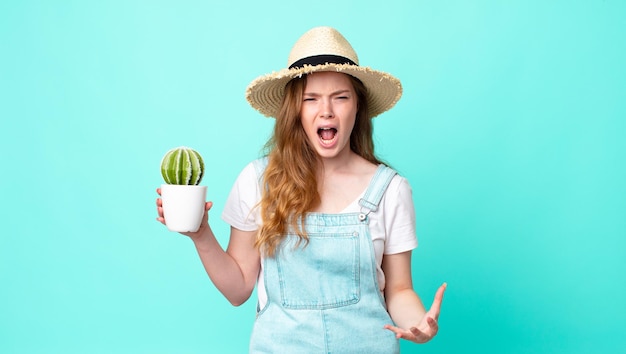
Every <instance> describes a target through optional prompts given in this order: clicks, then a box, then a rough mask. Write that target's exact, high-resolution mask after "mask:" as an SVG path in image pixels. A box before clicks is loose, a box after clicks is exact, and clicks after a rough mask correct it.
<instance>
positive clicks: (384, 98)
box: [246, 64, 402, 118]
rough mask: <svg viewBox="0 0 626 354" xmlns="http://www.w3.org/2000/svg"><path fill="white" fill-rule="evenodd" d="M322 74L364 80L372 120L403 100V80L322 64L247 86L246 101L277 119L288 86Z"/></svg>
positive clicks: (352, 67) (367, 70)
mask: <svg viewBox="0 0 626 354" xmlns="http://www.w3.org/2000/svg"><path fill="white" fill-rule="evenodd" d="M319 71H336V72H340V73H344V74H348V75H352V76H354V77H356V78H357V79H359V80H361V82H363V84H364V85H365V87H366V88H367V96H368V97H367V100H368V104H369V116H370V118H373V117H376V116H378V115H380V114H381V113H383V112H385V111H387V110H389V109H391V108H392V107H393V106H394V105H395V104H396V103H397V102H398V100H399V99H400V97H401V96H402V84H401V83H400V80H398V79H397V78H395V77H393V76H392V75H390V74H387V73H385V72H382V71H377V70H373V69H371V68H369V67H363V66H356V65H350V64H323V65H315V66H311V65H305V66H303V67H301V68H294V69H283V70H280V71H277V72H273V73H271V74H267V75H263V76H260V77H258V78H256V79H255V80H254V81H252V82H251V83H250V85H248V88H247V89H246V99H247V100H248V102H249V103H250V105H251V106H252V107H253V108H254V109H256V110H257V111H259V112H261V114H263V115H264V116H266V117H274V118H276V116H277V115H278V112H279V110H280V105H281V103H282V98H283V95H284V93H285V86H286V85H287V83H288V82H289V81H290V80H292V79H294V78H297V77H301V76H302V75H306V74H311V73H314V72H319Z"/></svg>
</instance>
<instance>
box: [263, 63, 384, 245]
mask: <svg viewBox="0 0 626 354" xmlns="http://www.w3.org/2000/svg"><path fill="white" fill-rule="evenodd" d="M348 77H349V78H350V79H351V82H352V85H353V87H354V90H355V92H356V96H357V107H358V108H357V114H356V121H355V124H354V128H353V129H352V134H351V135H350V149H351V150H352V151H354V152H355V153H356V154H358V155H360V156H362V157H363V158H365V159H366V160H368V161H370V162H372V163H374V164H380V163H382V162H381V161H380V160H379V159H378V158H377V157H376V155H375V154H374V141H373V138H372V135H373V126H372V120H371V118H370V117H369V114H368V107H367V89H366V88H365V86H364V85H363V83H362V82H361V81H360V80H358V79H357V78H355V77H353V76H350V75H348ZM305 87H306V75H304V76H302V77H301V78H295V79H293V80H291V81H289V83H287V85H286V87H285V95H284V97H283V101H282V105H281V108H280V111H279V113H278V115H277V117H276V123H275V125H274V134H273V135H272V137H271V138H270V139H269V140H268V142H267V143H266V144H265V148H266V151H268V164H267V167H266V169H265V172H264V175H263V181H262V183H263V185H264V188H263V190H262V193H261V202H260V205H259V206H260V208H261V218H262V220H263V224H262V226H261V229H260V230H259V234H258V236H257V239H256V241H255V246H256V247H257V248H259V249H260V250H261V251H262V252H264V254H265V255H267V256H269V257H272V256H273V255H274V254H275V252H276V248H277V247H278V245H279V244H280V243H281V241H282V240H283V239H284V238H285V236H286V235H287V233H288V232H294V233H295V234H297V235H298V236H299V237H300V241H304V242H305V243H307V242H308V236H307V234H306V231H305V229H304V225H303V222H304V218H305V217H306V214H307V213H308V212H310V211H311V210H313V209H314V208H315V207H317V206H318V205H319V203H320V196H319V193H318V190H317V185H318V183H317V173H316V171H317V169H318V168H319V167H320V166H321V161H320V158H319V156H318V155H317V152H316V151H315V149H314V148H313V147H312V146H311V145H310V143H309V140H308V139H307V136H306V133H305V131H304V128H303V127H302V123H301V120H300V108H301V106H302V97H303V94H304V89H305Z"/></svg>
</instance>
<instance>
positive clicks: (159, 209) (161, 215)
mask: <svg viewBox="0 0 626 354" xmlns="http://www.w3.org/2000/svg"><path fill="white" fill-rule="evenodd" d="M157 213H158V214H159V217H160V218H162V217H163V216H164V214H163V208H162V207H157Z"/></svg>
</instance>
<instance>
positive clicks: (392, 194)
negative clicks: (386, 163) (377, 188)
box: [383, 176, 417, 254]
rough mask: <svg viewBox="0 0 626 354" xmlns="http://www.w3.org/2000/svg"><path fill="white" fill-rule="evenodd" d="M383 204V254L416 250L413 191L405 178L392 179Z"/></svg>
mask: <svg viewBox="0 0 626 354" xmlns="http://www.w3.org/2000/svg"><path fill="white" fill-rule="evenodd" d="M383 202H384V208H385V209H384V210H385V233H386V238H385V250H384V254H395V253H402V252H406V251H410V250H412V249H414V248H416V247H417V235H416V233H415V207H414V205H413V191H412V189H411V186H410V185H409V182H408V181H407V180H406V178H404V177H401V176H396V177H394V179H393V180H392V181H391V183H390V184H389V187H388V189H387V193H386V196H385V198H384V200H383Z"/></svg>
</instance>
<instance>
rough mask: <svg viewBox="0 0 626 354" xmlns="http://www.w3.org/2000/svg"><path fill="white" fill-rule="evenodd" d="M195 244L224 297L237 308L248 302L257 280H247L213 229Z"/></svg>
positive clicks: (204, 233)
mask: <svg viewBox="0 0 626 354" xmlns="http://www.w3.org/2000/svg"><path fill="white" fill-rule="evenodd" d="M193 242H194V245H195V247H196V250H197V252H198V255H199V256H200V260H201V261H202V265H203V266H204V269H205V270H206V272H207V274H208V275H209V278H210V279H211V281H212V282H213V284H214V285H215V287H216V288H217V289H218V290H219V291H220V292H221V293H222V294H223V295H224V297H226V299H227V300H228V301H229V302H230V303H232V304H233V305H235V306H239V305H241V304H243V303H244V302H245V301H246V300H248V298H249V297H250V294H251V293H252V289H253V288H254V282H255V281H256V279H246V277H245V276H244V273H243V272H242V270H241V266H240V265H239V264H238V263H237V261H236V260H235V259H234V258H233V257H232V256H231V255H230V254H229V253H228V252H227V251H224V249H223V248H222V246H221V245H220V244H219V242H218V241H217V239H216V237H215V235H214V234H213V231H212V230H211V227H207V228H206V229H205V231H204V232H203V233H202V235H200V236H199V237H197V238H194V239H193Z"/></svg>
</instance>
